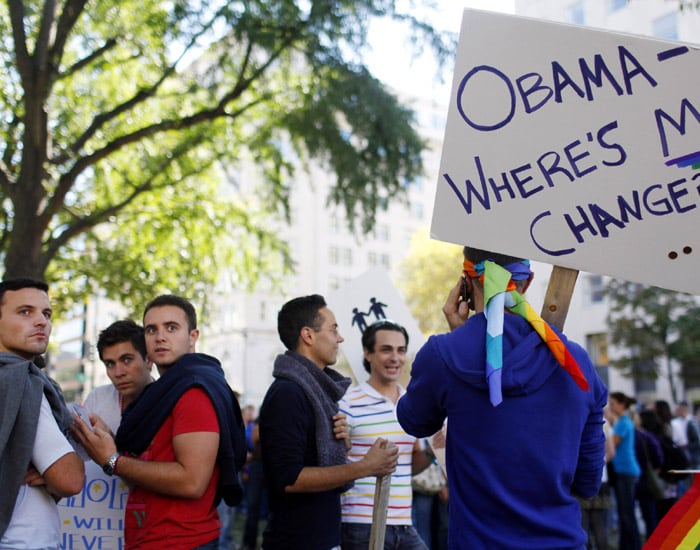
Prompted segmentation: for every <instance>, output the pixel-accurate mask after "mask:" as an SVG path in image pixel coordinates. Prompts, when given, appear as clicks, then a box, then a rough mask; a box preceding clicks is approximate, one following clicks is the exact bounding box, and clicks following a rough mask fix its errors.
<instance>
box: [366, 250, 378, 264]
mask: <svg viewBox="0 0 700 550" xmlns="http://www.w3.org/2000/svg"><path fill="white" fill-rule="evenodd" d="M367 265H368V266H369V267H375V266H376V265H377V253H376V252H367Z"/></svg>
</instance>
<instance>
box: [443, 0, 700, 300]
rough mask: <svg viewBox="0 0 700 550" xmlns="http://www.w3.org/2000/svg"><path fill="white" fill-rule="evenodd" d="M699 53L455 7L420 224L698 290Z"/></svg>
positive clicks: (549, 259) (447, 234) (553, 259)
mask: <svg viewBox="0 0 700 550" xmlns="http://www.w3.org/2000/svg"><path fill="white" fill-rule="evenodd" d="M698 66H700V49H699V48H698V47H697V46H692V45H686V44H682V43H679V42H672V41H664V40H657V39H650V38H641V37H636V36H632V35H626V34H619V33H612V32H605V31H600V30H594V29H589V28H584V27H577V26H573V25H564V24H557V23H551V22H545V21H539V20H534V19H528V18H523V17H516V16H509V15H503V14H496V13H490V12H482V11H478V10H465V11H464V17H463V20H462V28H461V34H460V41H459V47H458V50H457V56H456V62H455V72H454V80H453V83H452V92H451V99H450V105H449V112H448V119H447V126H446V130H445V140H444V144H443V151H442V160H441V165H440V173H439V177H438V186H437V193H436V198H435V206H434V210H433V219H432V226H431V235H432V237H433V238H437V239H440V240H443V241H449V242H454V243H457V244H464V242H465V240H466V241H468V244H470V245H471V246H476V247H479V248H484V249H487V250H498V251H501V252H503V253H509V254H512V255H516V256H521V257H527V258H531V259H534V260H540V261H543V262H546V263H550V264H556V265H559V266H562V267H567V268H571V269H577V270H584V271H589V272H594V273H601V274H607V275H612V276H616V277H621V278H624V279H628V280H631V281H637V282H640V283H644V284H651V285H657V286H663V287H665V288H670V289H673V290H679V291H683V292H689V293H694V294H700V279H698V278H697V277H690V276H689V273H692V272H696V271H697V270H698V268H700V231H698V230H697V228H698V227H700V73H699V72H698V71H697V67H698ZM504 228H507V231H506V229H504Z"/></svg>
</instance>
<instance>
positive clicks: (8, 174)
mask: <svg viewBox="0 0 700 550" xmlns="http://www.w3.org/2000/svg"><path fill="white" fill-rule="evenodd" d="M397 4H398V3H397V2H394V1H388V0H352V1H351V0H334V1H328V0H312V1H309V2H301V1H293V0H275V1H272V0H251V1H246V2H240V1H238V2H236V1H233V2H229V1H224V0H220V1H219V0H217V1H213V2H212V1H194V2H189V1H181V0H176V1H175V2H161V1H159V0H146V1H139V2H135V1H133V0H119V1H116V0H104V1H101V2H89V3H88V2H86V1H84V0H63V1H60V2H50V1H45V2H42V1H39V0H24V1H22V0H8V1H7V2H5V3H3V4H2V5H0V36H2V39H0V75H1V76H2V80H3V88H2V91H1V92H0V198H2V201H1V203H0V204H1V206H2V209H1V210H0V256H1V257H2V259H3V261H4V264H5V271H6V272H5V276H17V275H27V276H34V277H43V276H46V277H48V278H49V279H50V280H51V282H52V283H56V284H60V285H61V288H62V292H61V296H63V297H65V299H66V303H68V302H69V301H70V300H69V298H70V297H71V296H72V297H75V296H78V295H80V294H81V293H83V292H85V291H88V290H93V289H95V288H97V287H100V288H102V289H104V290H105V291H106V292H107V293H108V295H109V297H111V298H114V299H118V300H121V301H123V302H125V303H126V304H127V305H129V306H132V307H137V304H138V303H139V302H140V301H142V300H143V297H144V296H152V295H153V293H154V292H156V291H157V289H163V290H165V289H167V290H171V291H180V292H183V293H186V294H188V295H192V294H193V292H194V293H195V294H199V293H200V292H202V293H203V292H204V291H203V290H200V286H207V285H209V284H211V283H212V282H213V280H215V278H216V275H217V272H218V271H220V270H221V269H222V268H227V270H228V273H231V274H234V277H235V279H236V282H237V283H240V284H242V285H249V284H253V283H255V282H256V281H257V280H258V277H260V276H270V274H272V273H280V272H281V271H280V270H283V269H285V268H289V267H290V262H289V258H288V257H287V252H286V248H285V246H284V244H283V241H282V240H281V239H279V238H278V237H277V235H276V232H275V231H276V229H275V228H276V227H278V225H277V223H276V220H278V219H280V217H284V216H289V197H290V195H291V193H292V192H293V187H294V182H295V180H296V179H297V178H300V177H305V174H304V172H305V169H306V167H307V166H308V165H309V163H310V162H312V161H313V162H314V163H320V165H321V166H322V167H324V168H326V169H327V170H329V172H330V175H329V177H330V178H331V179H332V181H333V188H332V192H331V195H330V197H329V200H330V201H331V202H333V203H335V204H342V205H344V207H345V209H346V212H347V213H348V214H349V215H348V218H349V219H351V220H352V224H353V226H354V227H355V228H356V229H358V230H363V231H368V230H369V229H370V228H371V227H372V225H373V222H374V214H375V212H376V210H377V209H378V208H381V207H382V206H383V205H385V204H386V201H388V200H402V198H403V197H404V185H403V183H404V182H405V181H410V180H412V179H413V178H415V177H416V176H418V175H420V174H421V169H422V167H421V160H420V154H421V152H422V150H423V148H424V144H423V142H422V141H421V139H420V138H419V137H418V134H417V132H416V130H415V128H414V125H415V120H414V117H413V113H412V112H411V111H410V110H409V109H407V108H405V107H403V106H402V105H401V104H400V102H399V100H398V99H397V98H396V97H395V96H394V95H392V94H391V93H389V92H388V91H387V90H385V89H384V87H383V86H382V85H381V83H380V82H379V81H378V80H376V79H375V78H374V77H373V76H372V75H371V74H370V73H369V72H368V70H367V69H366V67H365V66H364V63H363V55H364V53H365V52H366V46H367V45H366V32H367V25H368V23H369V21H370V20H371V18H372V17H377V16H386V17H392V18H394V19H396V20H399V21H403V22H405V24H406V25H407V26H408V27H410V28H411V29H412V32H413V34H414V37H415V38H416V43H417V47H418V48H421V47H423V45H425V44H427V45H429V47H430V48H432V50H433V51H434V52H435V53H436V56H437V57H438V58H439V59H444V58H445V56H446V55H449V54H451V53H452V51H453V49H454V37H450V36H448V37H443V36H441V35H440V34H438V33H437V32H435V31H434V30H433V29H432V28H431V27H430V26H428V25H426V24H425V23H424V22H422V21H419V20H417V19H416V18H414V17H413V16H412V15H411V14H412V12H413V10H412V9H411V8H412V5H410V4H411V3H410V2H409V5H407V6H406V9H405V10H404V11H401V10H400V9H399V8H397ZM404 4H405V3H402V5H404ZM280 266H281V267H280Z"/></svg>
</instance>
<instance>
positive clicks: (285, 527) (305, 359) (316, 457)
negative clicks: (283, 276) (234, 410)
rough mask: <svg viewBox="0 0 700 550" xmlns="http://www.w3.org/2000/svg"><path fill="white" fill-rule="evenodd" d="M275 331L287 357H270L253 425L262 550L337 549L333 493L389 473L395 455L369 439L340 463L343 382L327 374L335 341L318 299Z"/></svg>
mask: <svg viewBox="0 0 700 550" xmlns="http://www.w3.org/2000/svg"><path fill="white" fill-rule="evenodd" d="M277 330H278V332H279V335H280V339H281V340H282V343H283V344H284V345H285V347H286V348H287V351H286V352H285V353H284V354H283V355H279V356H278V357H277V358H276V359H275V365H274V370H273V376H274V377H275V381H274V382H273V383H272V385H271V386H270V388H269V390H268V392H267V395H266V396H265V399H264V401H263V404H262V407H261V409H260V419H259V421H260V442H261V448H262V458H263V468H264V472H265V478H266V479H267V480H268V490H269V503H270V515H269V519H268V524H267V528H266V529H265V532H264V533H263V547H264V548H265V550H280V549H289V550H298V549H299V548H304V549H307V550H332V549H335V548H340V494H341V492H342V491H343V489H344V488H346V487H348V486H349V484H350V483H352V481H353V480H355V479H358V478H361V477H366V476H373V475H375V476H376V475H387V474H390V473H391V472H393V471H394V469H395V468H396V464H397V462H398V450H397V448H396V447H393V448H390V449H387V448H385V445H386V441H385V440H383V439H377V441H376V442H375V443H374V445H373V446H372V447H371V448H370V450H369V451H368V452H367V455H366V456H365V457H364V458H363V459H362V460H360V461H357V462H352V463H347V461H346V458H345V455H346V452H347V449H348V447H349V445H348V444H349V433H348V428H347V422H346V419H345V415H343V414H340V413H339V412H338V400H339V399H340V398H341V397H342V396H343V394H344V393H345V390H346V389H347V387H348V386H349V385H350V379H349V378H345V377H343V376H342V375H340V374H339V373H338V372H336V371H334V370H333V369H331V368H329V365H333V364H334V363H335V361H336V356H337V354H338V345H339V344H340V343H341V342H342V341H343V337H342V336H341V335H340V333H339V332H338V324H337V323H336V320H335V316H334V315H333V312H332V311H331V310H330V309H328V307H326V302H325V300H324V299H323V297H322V296H319V295H317V294H314V295H311V296H304V297H300V298H295V299H293V300H291V301H289V302H287V303H286V304H284V306H282V309H281V310H280V312H279V315H278V318H277Z"/></svg>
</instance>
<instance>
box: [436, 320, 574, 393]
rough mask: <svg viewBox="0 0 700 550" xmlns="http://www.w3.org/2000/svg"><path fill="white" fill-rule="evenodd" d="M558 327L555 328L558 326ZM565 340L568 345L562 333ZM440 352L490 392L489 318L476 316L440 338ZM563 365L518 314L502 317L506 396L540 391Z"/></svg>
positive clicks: (464, 377)
mask: <svg viewBox="0 0 700 550" xmlns="http://www.w3.org/2000/svg"><path fill="white" fill-rule="evenodd" d="M555 330H556V329H555ZM556 332H557V334H559V336H560V338H561V339H562V342H563V343H564V344H565V345H567V346H568V345H569V344H568V342H567V340H566V338H565V337H564V336H563V335H562V334H561V333H560V332H559V331H556ZM438 347H439V351H440V354H441V356H442V358H443V359H444V361H445V362H446V364H447V367H448V368H449V369H450V370H451V371H452V372H453V373H454V374H455V376H457V377H458V378H460V379H461V380H463V381H464V382H465V383H467V384H469V385H471V386H474V387H476V388H479V389H483V391H485V392H488V384H487V381H486V317H485V316H484V314H483V313H479V314H476V315H473V316H472V317H470V318H469V320H468V321H467V322H466V323H465V324H464V325H462V326H461V327H459V328H457V329H456V330H454V331H452V332H451V333H450V334H449V335H448V337H447V338H443V339H438ZM560 368H562V367H561V366H560V365H559V363H558V362H557V360H556V359H555V357H554V355H552V352H551V351H549V348H548V347H547V345H546V344H545V343H544V342H543V341H542V339H541V338H540V336H539V335H538V334H537V332H535V330H534V329H533V328H532V326H531V325H530V323H528V322H527V321H526V320H525V319H523V318H522V317H520V316H519V315H515V314H511V313H506V314H505V316H504V320H503V368H502V380H501V387H502V391H503V397H504V399H505V398H507V397H508V396H518V395H527V394H530V393H533V392H535V391H537V390H538V389H539V388H540V387H542V385H543V384H544V383H545V382H546V381H547V379H548V378H549V377H550V376H551V375H552V374H553V373H554V372H556V370H557V369H560Z"/></svg>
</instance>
